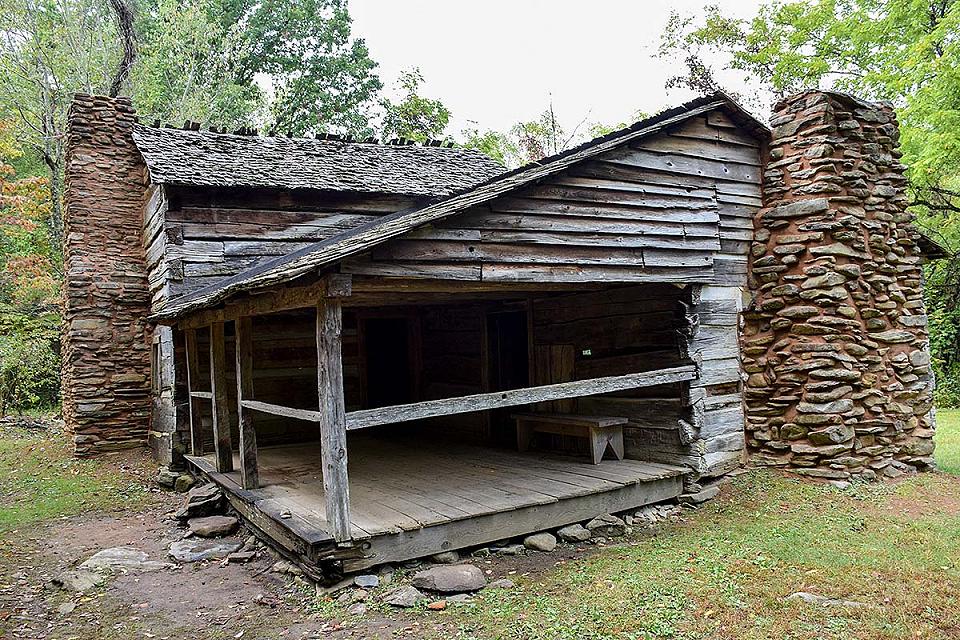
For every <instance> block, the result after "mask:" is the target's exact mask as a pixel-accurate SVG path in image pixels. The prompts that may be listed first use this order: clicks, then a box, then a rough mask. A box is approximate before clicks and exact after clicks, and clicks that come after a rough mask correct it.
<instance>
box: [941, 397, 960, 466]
mask: <svg viewBox="0 0 960 640" xmlns="http://www.w3.org/2000/svg"><path fill="white" fill-rule="evenodd" d="M936 441H937V449H936V458H937V466H939V467H940V468H941V469H943V470H944V471H946V472H947V473H953V474H958V475H960V409H938V410H937V435H936Z"/></svg>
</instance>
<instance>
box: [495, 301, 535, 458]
mask: <svg viewBox="0 0 960 640" xmlns="http://www.w3.org/2000/svg"><path fill="white" fill-rule="evenodd" d="M527 339H528V336H527V312H526V311H503V312H497V313H491V314H488V315H487V354H488V358H487V362H488V368H489V369H488V371H487V376H488V380H489V383H490V390H491V391H507V390H509V389H520V388H523V387H527V386H530V359H529V351H528V343H527ZM515 411H516V408H512V409H511V408H504V409H493V410H492V411H491V412H490V437H491V440H492V441H493V443H494V444H496V445H498V446H508V447H512V446H516V442H517V438H516V427H515V426H514V424H513V420H511V418H510V414H511V413H513V412H515Z"/></svg>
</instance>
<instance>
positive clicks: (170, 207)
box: [144, 185, 417, 310]
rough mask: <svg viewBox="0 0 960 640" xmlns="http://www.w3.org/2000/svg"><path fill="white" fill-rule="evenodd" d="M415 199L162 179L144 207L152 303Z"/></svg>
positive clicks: (156, 305) (157, 304)
mask: <svg viewBox="0 0 960 640" xmlns="http://www.w3.org/2000/svg"><path fill="white" fill-rule="evenodd" d="M416 202H417V201H416V200H415V199H413V198H407V197H402V196H391V195H383V194H349V193H332V192H323V191H307V190H299V191H291V190H267V189H239V188H236V189H215V188H199V187H192V188H187V187H174V186H169V185H167V186H164V187H163V188H160V189H157V190H156V192H155V193H154V195H153V198H152V199H151V201H150V202H149V203H148V204H147V206H146V209H145V212H144V247H145V249H146V254H147V263H148V264H147V268H148V272H149V283H150V293H151V298H152V303H153V308H154V309H155V310H156V309H160V308H161V307H162V306H163V304H165V303H166V302H167V301H168V300H170V299H171V298H174V297H177V296H180V295H183V294H185V293H189V292H192V291H195V290H197V289H200V288H202V287H205V286H208V285H211V284H213V283H215V282H217V281H218V280H220V279H222V278H225V277H228V276H231V275H234V274H236V273H239V272H240V271H243V270H244V269H248V268H250V267H252V266H254V265H256V264H258V263H259V262H261V261H263V260H269V259H272V258H276V257H278V256H282V255H286V254H288V253H290V252H291V251H296V250H297V249H300V248H302V247H304V246H306V245H307V244H309V243H311V242H315V241H317V240H322V239H324V238H326V237H329V236H331V235H334V234H336V233H339V232H341V231H345V230H347V229H350V228H352V227H355V226H357V225H360V224H363V223H365V222H369V221H371V220H374V219H376V218H377V217H379V216H382V215H385V214H387V213H392V212H394V211H399V210H400V209H405V208H408V207H411V206H413V205H414V204H416Z"/></svg>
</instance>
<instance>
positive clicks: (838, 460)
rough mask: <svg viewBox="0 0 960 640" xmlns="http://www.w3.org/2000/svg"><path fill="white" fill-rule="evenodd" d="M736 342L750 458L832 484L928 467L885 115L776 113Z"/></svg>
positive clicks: (917, 347)
mask: <svg viewBox="0 0 960 640" xmlns="http://www.w3.org/2000/svg"><path fill="white" fill-rule="evenodd" d="M771 125H772V126H773V139H772V142H771V146H770V159H769V162H768V164H767V166H766V171H765V174H764V203H765V207H764V208H763V209H761V210H760V212H759V213H758V214H757V216H756V219H755V239H754V242H753V244H752V247H751V263H750V267H751V268H750V286H751V288H752V290H753V293H754V299H753V302H752V305H751V306H750V308H749V309H748V311H747V312H746V313H745V318H744V320H745V326H744V331H743V335H742V338H741V342H742V344H741V347H742V358H743V368H744V371H745V373H746V375H747V380H746V389H745V394H744V398H745V403H746V409H747V425H746V430H747V434H746V435H747V442H748V445H749V447H750V449H751V451H752V460H753V462H754V463H757V464H761V465H775V466H785V467H790V468H791V469H792V470H793V471H795V472H796V473H798V474H803V475H808V476H815V477H822V478H831V479H851V478H862V479H873V478H875V477H877V476H878V475H887V476H893V475H898V474H899V473H901V472H902V470H903V469H906V468H907V466H906V465H910V466H911V467H917V468H924V467H927V466H930V465H932V464H933V459H932V457H931V456H932V454H933V440H932V436H933V420H932V414H931V407H932V390H933V380H932V375H931V371H930V356H929V343H928V336H927V321H926V316H925V315H924V308H923V298H922V292H921V279H922V278H921V255H920V251H919V250H918V247H917V243H916V231H915V230H914V228H913V225H912V216H911V215H910V214H909V213H908V212H907V211H906V205H907V198H906V196H905V194H904V189H905V185H906V180H905V178H904V175H903V172H904V166H903V165H902V164H900V163H899V162H898V158H899V157H900V153H899V151H898V149H897V147H898V137H899V132H898V128H897V123H896V117H895V115H894V113H893V110H892V109H891V108H889V107H887V106H883V105H877V104H867V103H863V102H860V101H857V100H855V99H853V98H851V97H849V96H843V95H840V94H832V93H823V92H816V91H811V92H807V93H803V94H800V95H797V96H794V97H791V98H789V99H787V100H785V101H784V102H782V103H781V104H779V105H777V107H776V109H775V114H774V117H773V119H772V121H771Z"/></svg>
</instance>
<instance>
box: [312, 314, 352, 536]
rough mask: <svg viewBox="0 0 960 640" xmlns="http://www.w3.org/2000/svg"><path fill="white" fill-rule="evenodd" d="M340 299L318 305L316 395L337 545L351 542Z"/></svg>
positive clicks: (327, 493)
mask: <svg viewBox="0 0 960 640" xmlns="http://www.w3.org/2000/svg"><path fill="white" fill-rule="evenodd" d="M342 330H343V311H342V307H341V303H340V300H339V299H336V298H330V299H327V300H323V301H321V302H320V303H319V304H318V305H317V395H318V397H319V399H320V409H319V411H318V413H319V414H320V416H319V417H320V449H321V459H322V464H323V491H324V495H325V496H326V515H327V523H328V524H329V525H330V533H331V534H332V535H333V537H334V539H335V540H337V541H338V542H339V541H343V540H348V539H349V538H350V485H349V480H348V477H347V425H346V417H345V416H346V410H345V408H344V399H343V366H342V364H341V362H342V361H341V347H340V341H341V334H342Z"/></svg>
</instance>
